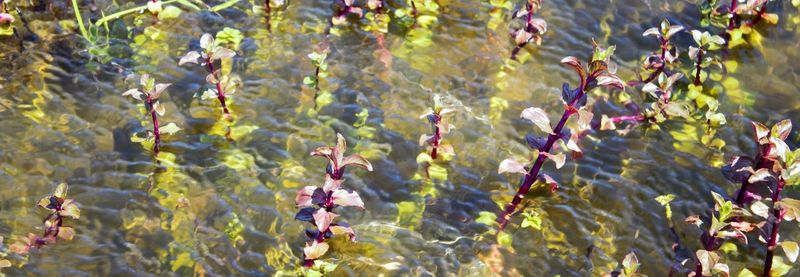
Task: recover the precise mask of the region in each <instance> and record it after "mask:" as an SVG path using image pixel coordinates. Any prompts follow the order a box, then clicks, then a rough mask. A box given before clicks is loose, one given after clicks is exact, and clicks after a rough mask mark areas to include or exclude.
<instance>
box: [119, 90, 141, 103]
mask: <svg viewBox="0 0 800 277" xmlns="http://www.w3.org/2000/svg"><path fill="white" fill-rule="evenodd" d="M122 96H130V97H133V99H136V100H139V101H141V100H142V92H141V91H139V89H136V88H134V89H129V90H127V91H125V92H123V93H122Z"/></svg>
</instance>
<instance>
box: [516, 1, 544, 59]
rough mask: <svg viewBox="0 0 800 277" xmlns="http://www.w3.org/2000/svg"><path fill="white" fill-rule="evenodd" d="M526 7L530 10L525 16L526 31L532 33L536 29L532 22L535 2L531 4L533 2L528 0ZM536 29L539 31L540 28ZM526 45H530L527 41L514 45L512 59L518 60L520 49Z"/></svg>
mask: <svg viewBox="0 0 800 277" xmlns="http://www.w3.org/2000/svg"><path fill="white" fill-rule="evenodd" d="M525 9H527V10H528V14H527V15H526V18H525V31H526V32H529V33H532V32H533V31H534V28H533V24H531V21H532V20H533V4H531V2H530V1H528V3H527V5H525ZM536 31H537V32H538V30H536ZM525 45H528V42H527V41H525V42H523V43H520V44H517V46H514V49H513V50H511V59H512V60H516V59H517V54H519V51H521V50H522V48H524V47H525Z"/></svg>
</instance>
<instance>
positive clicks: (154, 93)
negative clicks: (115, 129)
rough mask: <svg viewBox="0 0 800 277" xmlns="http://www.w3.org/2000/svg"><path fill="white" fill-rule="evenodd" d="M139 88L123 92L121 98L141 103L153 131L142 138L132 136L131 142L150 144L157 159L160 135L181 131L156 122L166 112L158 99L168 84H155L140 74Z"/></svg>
mask: <svg viewBox="0 0 800 277" xmlns="http://www.w3.org/2000/svg"><path fill="white" fill-rule="evenodd" d="M129 77H132V76H129ZM139 86H140V87H139V88H134V89H129V90H127V91H125V92H123V93H122V96H130V97H132V98H133V99H136V100H139V101H143V104H144V110H145V111H146V113H147V114H149V115H150V119H151V120H152V122H153V129H152V131H150V130H148V132H147V135H146V136H145V137H143V138H142V137H138V136H136V135H134V136H133V137H132V138H131V140H132V141H133V142H139V143H142V145H147V144H150V143H152V144H153V146H152V149H153V154H154V155H155V156H156V157H157V156H158V153H159V152H160V151H161V135H162V134H167V135H171V134H174V133H177V132H178V131H180V130H181V128H180V127H178V126H177V125H175V123H168V124H166V125H164V126H160V125H159V122H158V116H163V115H164V113H165V112H166V109H165V108H164V106H163V105H162V104H161V101H160V100H159V98H160V97H161V94H163V93H164V91H165V90H166V89H167V88H168V87H169V86H170V84H156V82H155V79H153V78H151V77H150V74H142V76H141V78H140V80H139Z"/></svg>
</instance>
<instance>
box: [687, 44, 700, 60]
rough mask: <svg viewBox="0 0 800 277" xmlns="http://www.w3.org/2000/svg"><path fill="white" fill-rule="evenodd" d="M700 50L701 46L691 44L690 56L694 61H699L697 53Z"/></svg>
mask: <svg viewBox="0 0 800 277" xmlns="http://www.w3.org/2000/svg"><path fill="white" fill-rule="evenodd" d="M699 51H700V48H697V47H693V46H689V58H691V59H692V60H694V61H697V53H698V52H699Z"/></svg>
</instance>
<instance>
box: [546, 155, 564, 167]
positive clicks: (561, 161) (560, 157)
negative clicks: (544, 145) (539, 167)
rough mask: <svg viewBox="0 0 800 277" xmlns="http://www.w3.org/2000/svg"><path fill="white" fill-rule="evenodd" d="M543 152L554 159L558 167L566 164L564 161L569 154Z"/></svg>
mask: <svg viewBox="0 0 800 277" xmlns="http://www.w3.org/2000/svg"><path fill="white" fill-rule="evenodd" d="M542 154H544V155H545V156H546V157H547V158H548V159H551V160H553V162H555V163H556V168H561V167H562V166H564V163H565V162H566V161H567V156H566V155H564V153H558V154H555V155H553V154H550V153H547V152H544V153H542Z"/></svg>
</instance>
